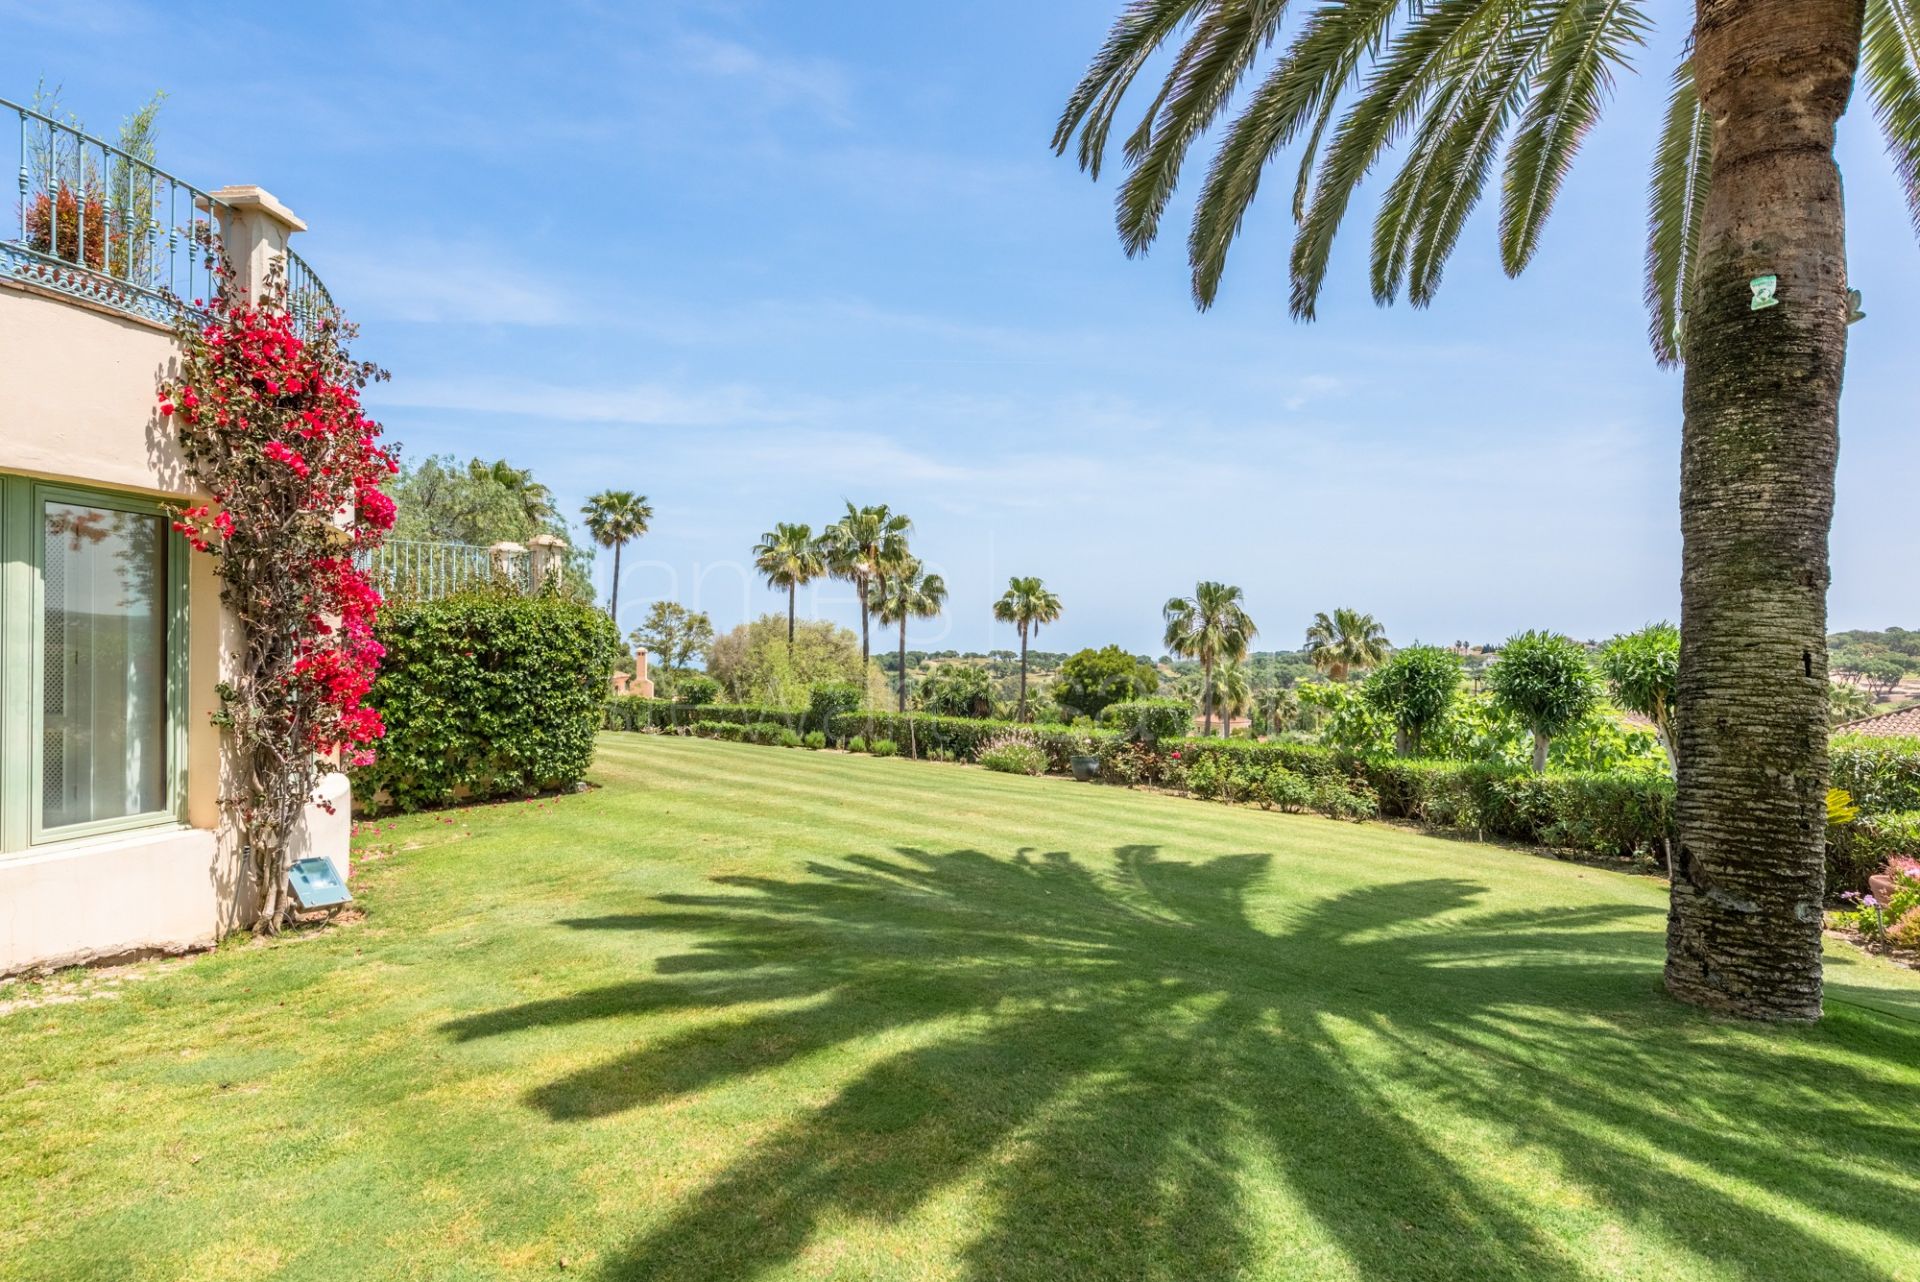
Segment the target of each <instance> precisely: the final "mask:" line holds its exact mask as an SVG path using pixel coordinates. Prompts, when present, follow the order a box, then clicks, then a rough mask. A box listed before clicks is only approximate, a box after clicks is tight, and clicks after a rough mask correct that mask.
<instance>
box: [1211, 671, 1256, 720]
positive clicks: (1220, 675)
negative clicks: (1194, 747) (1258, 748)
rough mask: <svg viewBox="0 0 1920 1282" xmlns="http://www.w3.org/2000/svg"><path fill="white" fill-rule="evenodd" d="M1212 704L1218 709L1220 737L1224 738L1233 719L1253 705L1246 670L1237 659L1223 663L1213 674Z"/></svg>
mask: <svg viewBox="0 0 1920 1282" xmlns="http://www.w3.org/2000/svg"><path fill="white" fill-rule="evenodd" d="M1213 706H1214V707H1216V708H1218V709H1220V737H1221V738H1222V739H1225V738H1226V737H1227V735H1228V732H1229V731H1230V730H1231V728H1232V725H1233V719H1234V718H1235V717H1237V716H1239V715H1240V714H1241V713H1243V712H1245V711H1246V710H1247V709H1248V708H1250V707H1252V706H1253V692H1252V690H1251V688H1250V687H1249V686H1248V685H1247V670H1246V669H1245V668H1243V667H1241V666H1240V663H1239V661H1238V660H1235V661H1232V662H1228V663H1223V664H1221V665H1220V667H1219V668H1218V669H1216V670H1215V672H1214V674H1213Z"/></svg>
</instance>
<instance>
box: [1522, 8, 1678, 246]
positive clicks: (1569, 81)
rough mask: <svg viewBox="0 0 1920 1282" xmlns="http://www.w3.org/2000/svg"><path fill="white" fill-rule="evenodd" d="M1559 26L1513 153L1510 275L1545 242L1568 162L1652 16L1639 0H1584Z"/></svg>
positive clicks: (1565, 13)
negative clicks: (1542, 235)
mask: <svg viewBox="0 0 1920 1282" xmlns="http://www.w3.org/2000/svg"><path fill="white" fill-rule="evenodd" d="M1555 27H1556V30H1555V32H1554V35H1553V37H1552V40H1551V47H1550V48H1549V49H1548V50H1547V52H1546V54H1545V57H1544V60H1543V62H1542V65H1541V67H1540V70H1539V71H1538V73H1537V74H1536V78H1535V85H1534V92H1533V95H1532V100H1531V101H1530V102H1529V103H1528V104H1527V110H1526V112H1525V114H1524V115H1523V116H1522V118H1521V122H1520V130H1519V132H1518V133H1517V134H1516V135H1515V136H1514V141H1513V146H1512V148H1511V149H1510V150H1509V151H1508V153H1507V168H1506V179H1505V191H1504V200H1503V204H1502V208H1501V213H1500V252H1501V258H1502V261H1503V264H1504V266H1505V267H1506V269H1507V274H1508V275H1518V274H1519V272H1520V271H1521V269H1522V268H1524V267H1525V266H1526V265H1527V263H1528V261H1529V260H1530V259H1531V258H1532V257H1533V254H1534V251H1535V250H1536V249H1537V248H1539V244H1540V229H1541V228H1542V227H1543V226H1545V225H1546V221H1547V215H1548V214H1549V213H1551V212H1552V210H1553V202H1554V198H1555V197H1556V196H1558V195H1559V194H1560V185H1561V183H1562V182H1563V181H1564V180H1565V178H1566V175H1567V169H1568V167H1569V166H1571V165H1572V163H1573V157H1574V155H1575V153H1576V152H1578V151H1579V149H1580V144H1581V142H1582V141H1584V139H1585V138H1586V134H1587V130H1588V129H1590V128H1591V127H1592V126H1593V122H1594V121H1595V120H1596V119H1597V118H1598V117H1599V115H1600V109H1601V107H1602V106H1603V105H1605V102H1606V98H1607V95H1608V93H1609V92H1610V91H1611V90H1612V87H1613V69H1614V68H1615V67H1624V66H1628V65H1630V64H1629V59H1628V56H1627V55H1628V50H1629V48H1630V47H1631V46H1634V45H1640V44H1644V43H1645V33H1646V31H1647V28H1648V22H1647V18H1646V15H1645V14H1644V13H1642V12H1641V10H1640V5H1639V3H1638V0H1579V2H1578V3H1572V4H1568V5H1567V6H1566V7H1565V8H1564V9H1563V10H1562V11H1561V15H1560V18H1559V20H1558V21H1557V22H1556V24H1555Z"/></svg>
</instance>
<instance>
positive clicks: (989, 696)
mask: <svg viewBox="0 0 1920 1282" xmlns="http://www.w3.org/2000/svg"><path fill="white" fill-rule="evenodd" d="M919 700H920V708H921V711H923V712H931V713H934V714H935V715H937V716H942V717H990V716H992V715H993V682H992V680H991V679H989V678H988V676H987V672H986V669H985V668H977V667H975V666H973V665H972V664H971V663H943V664H941V665H940V666H939V667H937V668H935V669H934V670H933V671H932V672H930V673H928V674H927V676H926V678H925V679H924V680H922V681H921V682H920V692H919Z"/></svg>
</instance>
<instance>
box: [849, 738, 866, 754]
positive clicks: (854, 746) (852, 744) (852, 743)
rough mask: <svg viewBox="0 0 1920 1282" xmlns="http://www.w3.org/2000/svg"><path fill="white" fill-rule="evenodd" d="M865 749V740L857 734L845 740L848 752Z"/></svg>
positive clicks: (863, 750)
mask: <svg viewBox="0 0 1920 1282" xmlns="http://www.w3.org/2000/svg"><path fill="white" fill-rule="evenodd" d="M866 750H867V741H866V740H865V739H862V738H861V737H860V736H859V735H855V736H853V738H851V739H849V740H847V751H848V752H865V751H866Z"/></svg>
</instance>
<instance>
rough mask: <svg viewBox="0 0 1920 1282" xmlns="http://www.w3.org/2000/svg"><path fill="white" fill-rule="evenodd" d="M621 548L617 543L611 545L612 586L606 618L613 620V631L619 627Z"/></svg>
mask: <svg viewBox="0 0 1920 1282" xmlns="http://www.w3.org/2000/svg"><path fill="white" fill-rule="evenodd" d="M621 546H622V545H621V544H619V543H615V544H614V545H613V585H612V590H611V592H610V593H609V594H608V601H607V617H608V618H609V619H612V620H613V626H614V627H615V629H618V628H619V626H620V548H621Z"/></svg>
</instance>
